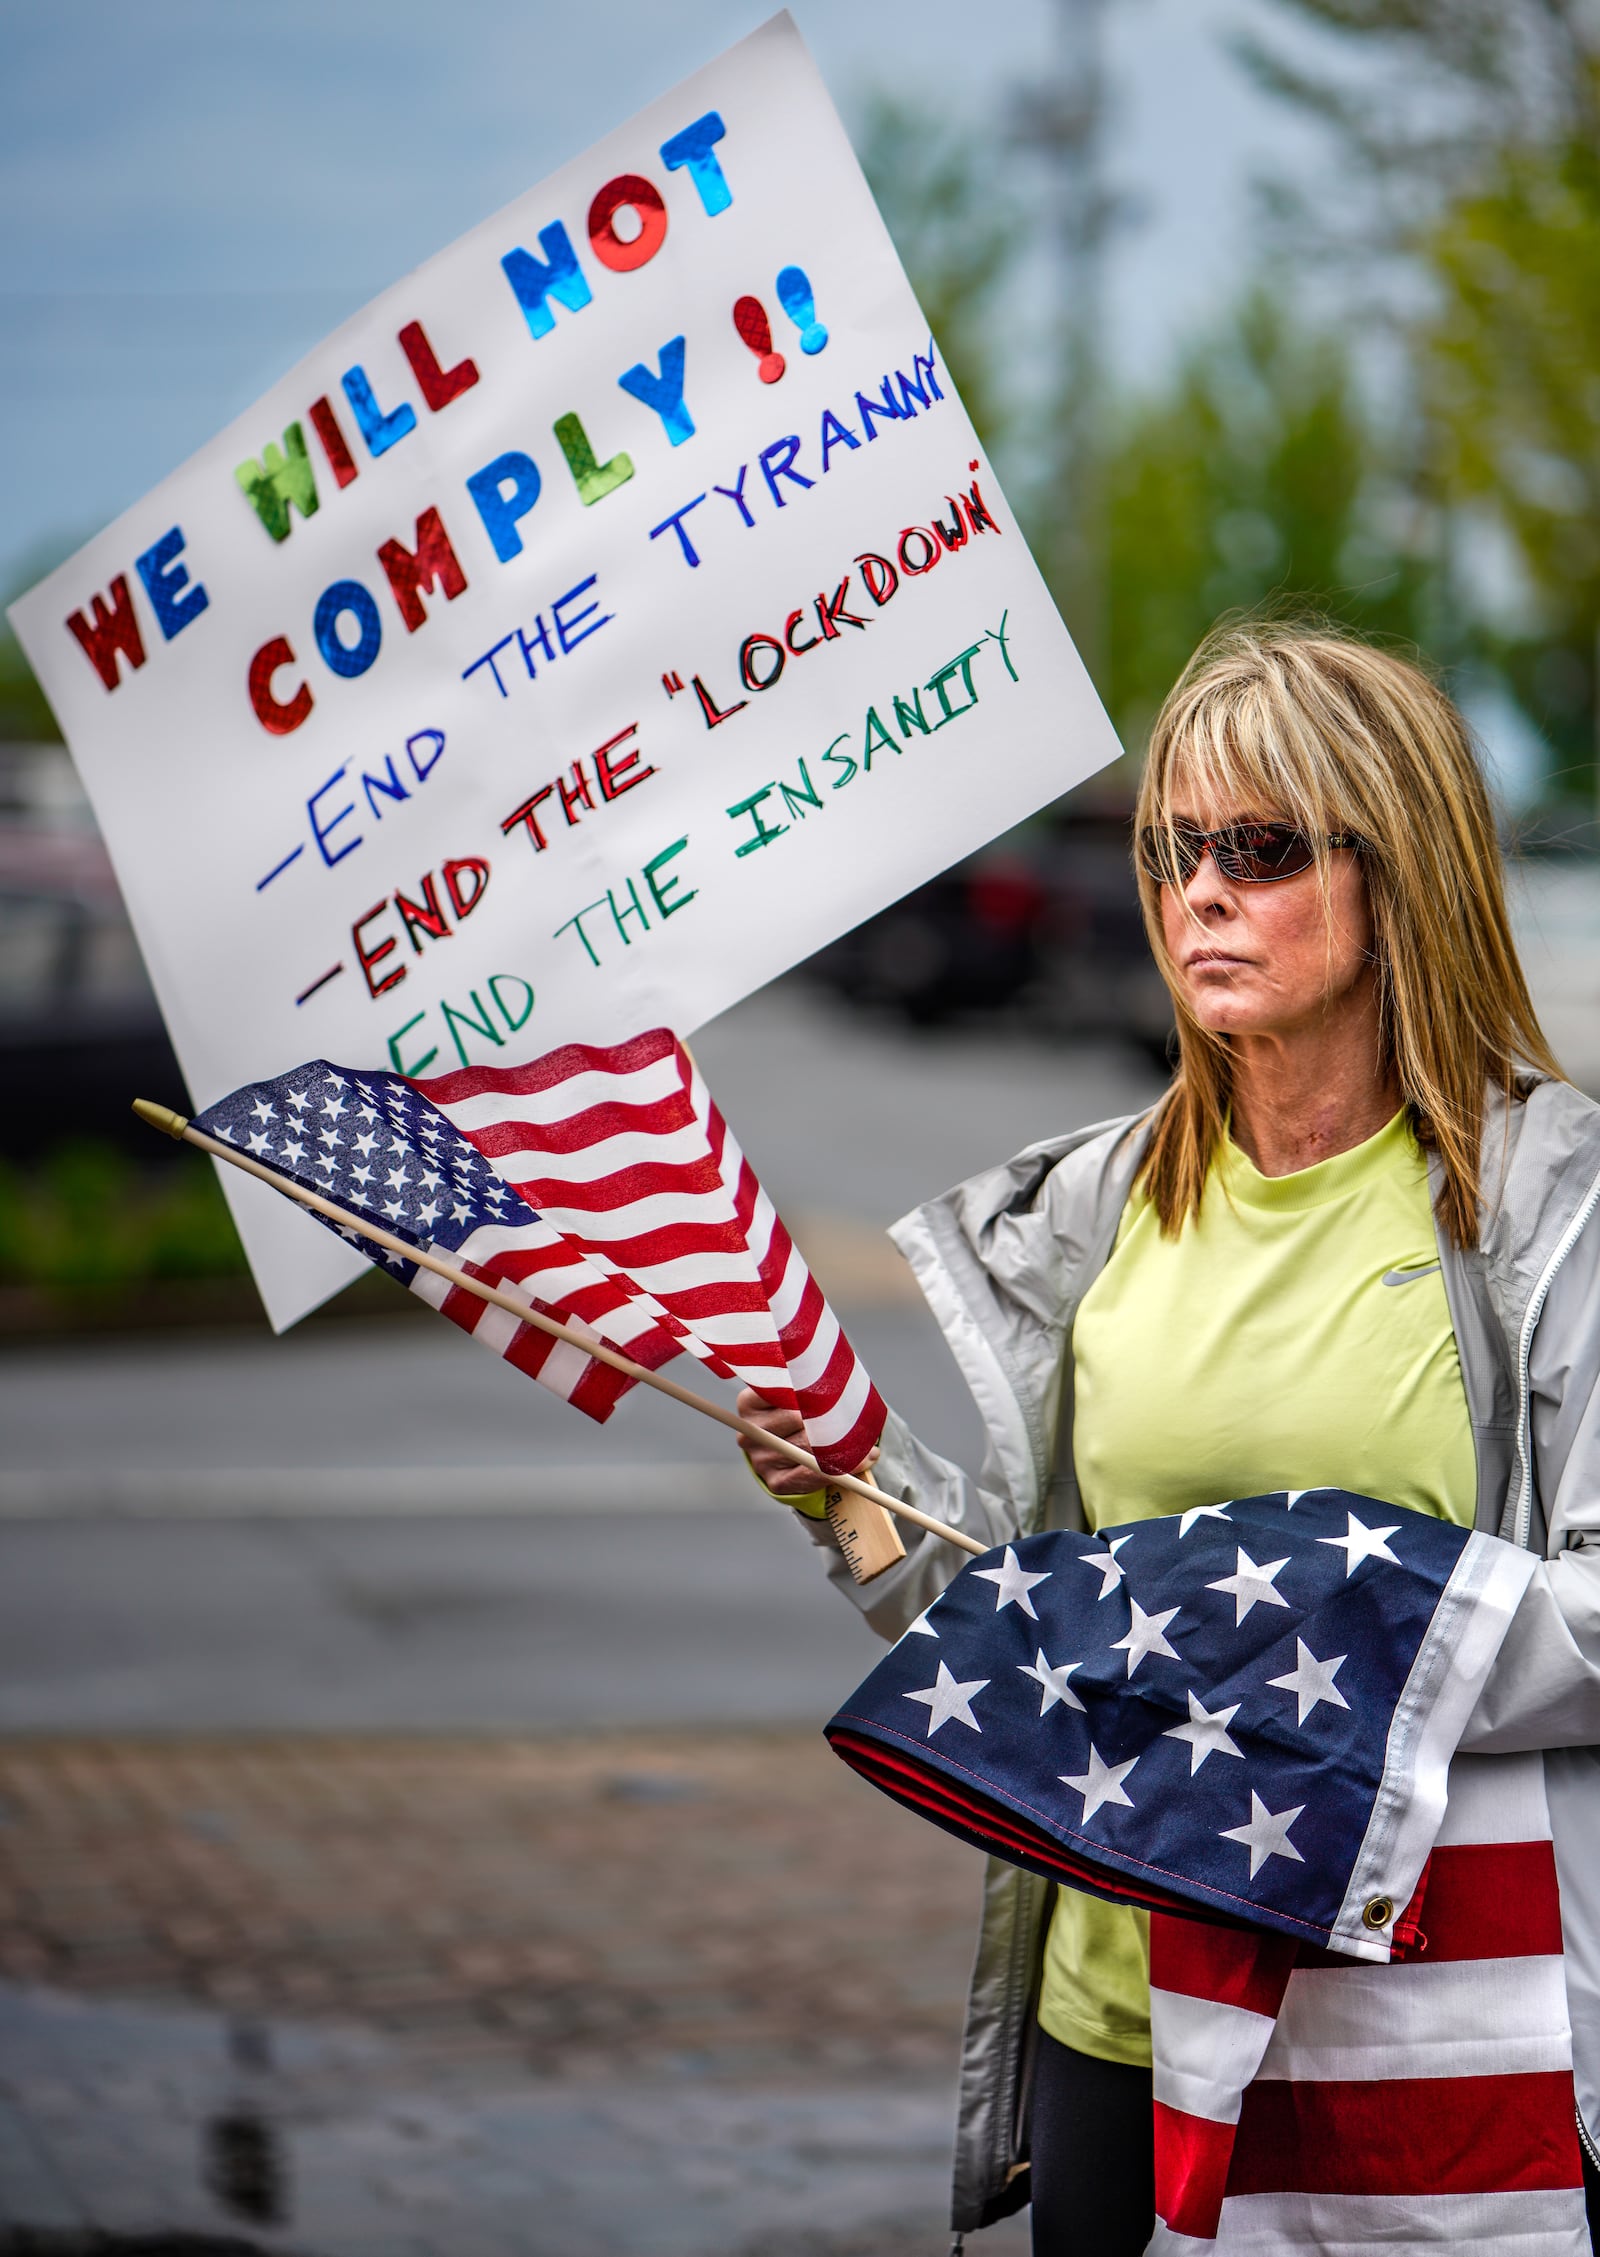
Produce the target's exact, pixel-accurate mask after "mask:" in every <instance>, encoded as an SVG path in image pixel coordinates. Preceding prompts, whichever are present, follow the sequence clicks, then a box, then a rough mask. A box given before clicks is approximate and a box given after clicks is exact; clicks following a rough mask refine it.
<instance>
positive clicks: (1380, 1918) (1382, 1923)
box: [1361, 1897, 1394, 1928]
mask: <svg viewBox="0 0 1600 2257" xmlns="http://www.w3.org/2000/svg"><path fill="white" fill-rule="evenodd" d="M1361 1918H1362V1922H1363V1925H1364V1926H1366V1927H1368V1928H1387V1927H1388V1925H1389V1923H1390V1921H1391V1920H1392V1919H1393V1918H1394V1906H1393V1904H1392V1903H1391V1901H1390V1900H1389V1898H1388V1897H1374V1898H1373V1899H1372V1900H1371V1902H1370V1903H1369V1904H1367V1905H1366V1906H1365V1907H1364V1908H1363V1910H1362V1914H1361Z"/></svg>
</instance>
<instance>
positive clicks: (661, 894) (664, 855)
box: [644, 838, 700, 918]
mask: <svg viewBox="0 0 1600 2257" xmlns="http://www.w3.org/2000/svg"><path fill="white" fill-rule="evenodd" d="M688 843H689V841H688V839H687V838H681V839H674V840H673V842H672V844H671V845H670V846H669V847H667V848H665V849H664V850H663V852H661V853H660V854H655V855H652V856H651V858H650V860H649V861H648V862H647V863H646V864H645V866H644V882H645V884H646V885H647V886H648V887H649V888H650V898H651V900H652V901H653V902H654V903H655V905H656V908H657V909H658V910H659V911H660V913H661V915H662V917H663V918H667V917H672V916H675V915H676V914H677V912H678V911H679V910H680V909H687V908H688V906H689V904H690V902H691V901H693V900H694V899H695V896H696V895H697V894H698V893H699V891H700V888H699V887H698V886H696V887H695V888H694V890H693V891H692V892H690V893H686V894H684V896H683V897H682V899H681V900H678V901H671V900H669V899H668V896H669V895H670V894H671V893H672V892H673V891H674V890H675V889H676V888H677V887H678V886H681V885H682V883H683V879H682V878H681V877H680V876H679V875H678V874H677V872H676V871H674V873H673V875H672V876H671V877H670V878H663V879H662V881H661V883H660V884H659V885H657V883H656V872H657V871H658V870H659V869H660V867H661V865H662V863H663V862H670V861H671V860H672V858H673V856H674V855H675V854H681V853H682V852H683V850H684V848H685V847H686V846H687V845H688Z"/></svg>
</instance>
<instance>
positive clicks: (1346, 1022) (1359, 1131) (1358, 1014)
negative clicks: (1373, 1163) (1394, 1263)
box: [1230, 983, 1400, 1176]
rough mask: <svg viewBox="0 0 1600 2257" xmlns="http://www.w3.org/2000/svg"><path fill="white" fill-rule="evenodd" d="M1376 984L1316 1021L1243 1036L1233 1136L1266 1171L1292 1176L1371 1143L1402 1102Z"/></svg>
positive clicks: (1238, 1047)
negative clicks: (1387, 1054) (1384, 1034)
mask: <svg viewBox="0 0 1600 2257" xmlns="http://www.w3.org/2000/svg"><path fill="white" fill-rule="evenodd" d="M1380 1037H1381V1030H1380V1027H1379V1023H1378V1009H1377V997H1376V994H1375V993H1374V992H1373V990H1372V988H1371V987H1370V985H1368V984H1367V983H1363V985H1362V987H1361V988H1359V989H1357V990H1356V991H1354V992H1353V993H1351V994H1348V995H1345V996H1342V997H1341V998H1340V999H1339V1000H1338V1002H1336V1003H1335V1004H1333V1005H1332V1006H1331V1007H1330V1008H1329V1009H1328V1010H1326V1011H1324V1012H1323V1013H1322V1014H1320V1015H1319V1017H1318V1018H1316V1019H1315V1020H1313V1021H1310V1022H1308V1023H1307V1024H1305V1025H1303V1026H1298V1027H1292V1028H1286V1029H1283V1030H1281V1031H1278V1032H1275V1033H1271V1034H1236V1035H1234V1037H1233V1038H1232V1042H1231V1046H1230V1047H1231V1049H1232V1052H1233V1092H1232V1099H1233V1112H1232V1120H1231V1123H1230V1127H1231V1131H1232V1135H1233V1140H1234V1142H1235V1143H1236V1144H1237V1145H1238V1146H1239V1148H1240V1150H1241V1151H1243V1152H1244V1153H1245V1154H1246V1155H1247V1156H1248V1157H1249V1159H1251V1160H1252V1161H1253V1162H1254V1163H1255V1165H1256V1167H1257V1168H1259V1169H1260V1171H1261V1173H1262V1174H1263V1175H1264V1176H1287V1175H1294V1174H1296V1173H1297V1172H1298V1171H1299V1170H1300V1169H1301V1168H1310V1167H1314V1166H1315V1165H1316V1163H1317V1162H1318V1161H1319V1160H1331V1159H1332V1158H1333V1157H1334V1155H1335V1153H1338V1152H1348V1151H1350V1150H1351V1149H1352V1148H1353V1147H1354V1146H1355V1145H1357V1144H1365V1142H1366V1141H1367V1138H1368V1137H1369V1136H1376V1135H1377V1133H1378V1131H1379V1129H1381V1128H1382V1127H1384V1125H1385V1124H1386V1123H1387V1122H1389V1121H1391V1120H1392V1119H1393V1118H1394V1116H1395V1114H1396V1112H1397V1111H1398V1110H1399V1106H1400V1085H1399V1080H1398V1078H1397V1076H1396V1074H1395V1071H1394V1068H1393V1065H1392V1064H1391V1063H1389V1061H1388V1060H1387V1058H1386V1057H1385V1055H1384V1046H1383V1043H1382V1041H1381V1038H1380Z"/></svg>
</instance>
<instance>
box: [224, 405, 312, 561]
mask: <svg viewBox="0 0 1600 2257" xmlns="http://www.w3.org/2000/svg"><path fill="white" fill-rule="evenodd" d="M233 475H234V476H235V478H237V479H238V481H239V486H240V489H241V491H242V492H243V494H244V497H245V499H246V501H248V502H249V504H250V507H251V508H252V509H253V510H254V511H255V513H256V515H257V517H259V518H260V520H261V522H262V524H263V525H264V526H265V527H266V529H267V531H268V532H269V533H270V534H271V535H272V538H273V539H274V540H275V541H286V540H287V539H288V538H289V511H290V508H291V506H292V507H293V508H295V509H297V510H298V511H299V512H300V515H301V516H302V517H315V516H316V514H317V481H316V476H315V474H314V472H313V471H312V468H311V457H310V455H309V454H308V453H307V452H306V435H305V433H304V432H303V431H302V430H301V428H300V426H299V424H298V423H291V424H290V426H289V428H288V430H287V431H285V433H284V434H283V446H282V447H281V448H279V447H274V446H266V447H263V449H262V450H261V460H260V461H259V462H241V463H240V465H239V467H238V469H237V470H236V471H235V472H234V474H233Z"/></svg>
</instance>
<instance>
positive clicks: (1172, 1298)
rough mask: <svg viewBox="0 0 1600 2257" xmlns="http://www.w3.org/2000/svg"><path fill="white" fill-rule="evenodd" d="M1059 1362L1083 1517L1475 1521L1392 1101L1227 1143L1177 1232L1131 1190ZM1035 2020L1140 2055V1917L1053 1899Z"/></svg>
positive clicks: (1448, 1346)
mask: <svg viewBox="0 0 1600 2257" xmlns="http://www.w3.org/2000/svg"><path fill="white" fill-rule="evenodd" d="M1073 1355H1074V1360H1075V1373H1074V1381H1075V1407H1074V1419H1073V1456H1074V1462H1075V1464H1076V1467H1077V1474H1078V1486H1079V1489H1080V1491H1081V1493H1082V1496H1083V1505H1084V1512H1085V1515H1086V1517H1087V1519H1088V1523H1089V1526H1090V1527H1091V1528H1105V1527H1111V1526H1115V1525H1116V1524H1117V1523H1119V1522H1122V1521H1129V1520H1148V1519H1152V1518H1154V1517H1155V1516H1156V1515H1158V1514H1162V1513H1176V1512H1185V1511H1187V1510H1188V1509H1189V1507H1190V1506H1191V1505H1209V1504H1217V1503H1220V1502H1222V1501H1223V1500H1224V1499H1226V1498H1229V1497H1249V1496H1258V1495H1261V1494H1263V1493H1264V1492H1266V1491H1269V1490H1273V1489H1316V1488H1324V1487H1328V1488H1338V1489H1351V1490H1354V1491H1356V1492H1357V1493H1358V1494H1360V1495H1363V1496H1369V1497H1382V1498H1383V1499H1384V1500H1385V1501H1386V1502H1388V1503H1390V1504H1396V1505H1409V1506H1410V1507H1411V1508H1412V1510H1413V1511H1415V1512H1425V1513H1432V1514H1434V1515H1435V1516H1436V1517H1438V1518H1440V1519H1443V1520H1452V1521H1455V1522H1457V1523H1458V1524H1460V1525H1462V1526H1467V1525H1470V1523H1471V1521H1472V1518H1473V1513H1474V1509H1475V1506H1476V1500H1477V1462H1476V1456H1475V1453H1474V1450H1473V1444H1472V1428H1471V1424H1470V1421H1469V1418H1468V1413H1467V1400H1466V1392H1465V1389H1464V1388H1463V1386H1462V1380H1461V1364H1460V1359H1459V1357H1458V1356H1457V1353H1456V1341H1455V1332H1454V1330H1453V1328H1452V1326H1451V1322H1450V1310H1449V1306H1448V1304H1447V1302H1446V1299H1445V1291H1444V1281H1443V1278H1442V1277H1441V1275H1440V1271H1439V1249H1438V1243H1437V1240H1436V1237H1435V1234H1434V1224H1433V1213H1432V1208H1431V1205H1430V1202H1429V1197H1428V1176H1427V1166H1426V1162H1425V1161H1424V1159H1423V1156H1422V1154H1421V1152H1420V1151H1419V1150H1418V1148H1417V1144H1416V1140H1415V1139H1414V1137H1413V1136H1412V1134H1411V1132H1410V1129H1409V1127H1408V1126H1407V1123H1406V1120H1405V1116H1404V1115H1403V1114H1396V1116H1395V1118H1394V1119H1393V1120H1392V1121H1391V1122H1390V1123H1389V1124H1388V1126H1387V1127H1386V1128H1383V1129H1380V1130H1379V1132H1378V1134H1377V1135H1376V1136H1373V1137H1369V1138H1368V1140H1367V1141H1366V1143H1365V1144H1358V1145H1357V1146H1356V1147H1355V1148H1354V1149H1353V1150H1352V1151H1349V1152H1341V1153H1339V1154H1337V1155H1336V1156H1335V1157H1334V1158H1333V1159H1331V1160H1323V1161H1320V1162H1319V1163H1318V1164H1317V1166H1315V1167H1313V1168H1303V1169H1301V1170H1300V1171H1299V1172H1298V1173H1297V1174H1295V1175H1287V1176H1264V1175H1262V1174H1261V1173H1260V1171H1259V1170H1258V1169H1257V1168H1256V1167H1254V1166H1253V1165H1252V1163H1251V1162H1250V1161H1249V1160H1248V1159H1247V1158H1246V1157H1245V1155H1244V1153H1243V1152H1241V1151H1240V1149H1239V1147H1238V1146H1237V1145H1236V1144H1234V1143H1233V1142H1232V1141H1231V1140H1230V1141H1228V1142H1226V1143H1225V1144H1224V1145H1223V1147H1222V1149H1221V1151H1220V1152H1219V1153H1218V1155H1217V1158H1216V1160H1215V1161H1214V1162H1213V1165H1212V1172H1211V1176H1210V1179H1209V1180H1208V1182H1207V1185H1206V1195H1205V1198H1204V1200H1203V1202H1202V1204H1201V1209H1200V1213H1199V1215H1198V1216H1197V1217H1196V1216H1191V1217H1190V1218H1189V1219H1188V1220H1187V1221H1186V1222H1185V1224H1184V1226H1183V1229H1182V1231H1181V1232H1180V1233H1179V1235H1178V1236H1177V1237H1176V1238H1163V1237H1162V1236H1161V1232H1160V1228H1159V1225H1158V1223H1157V1221H1156V1215H1155V1210H1154V1208H1153V1207H1152V1206H1151V1205H1150V1203H1149V1201H1148V1200H1147V1199H1146V1198H1145V1197H1144V1196H1143V1194H1142V1193H1139V1192H1135V1194H1134V1196H1133V1197H1132V1198H1131V1199H1130V1200H1129V1201H1128V1204H1127V1207H1126V1209H1125V1210H1124V1212H1123V1217H1122V1223H1121V1226H1120V1228H1119V1230H1118V1233H1117V1242H1116V1246H1115V1248H1114V1249H1113V1251H1112V1255H1111V1259H1110V1260H1109V1261H1108V1262H1107V1264H1106V1266H1105V1268H1104V1269H1103V1270H1102V1271H1101V1273H1100V1275H1099V1276H1098V1277H1097V1278H1096V1279H1095V1281H1094V1283H1093V1285H1091V1286H1090V1288H1089V1291H1088V1292H1087V1293H1086V1294H1085V1296H1084V1299H1083V1304H1082V1306H1081V1308H1080V1309H1079V1311H1078V1318H1077V1323H1076V1325H1075V1326H1074V1328H1073ZM1039 2020H1040V2022H1041V2023H1042V2024H1043V2026H1044V2028H1045V2029H1046V2030H1047V2031H1048V2032H1049V2033H1050V2035H1051V2036H1052V2037H1053V2038H1056V2039H1058V2040H1059V2041H1060V2043H1061V2044H1063V2045H1069V2046H1072V2047H1073V2048H1075V2050H1076V2051H1077V2052H1079V2053H1088V2054H1093V2055H1096V2056H1097V2057H1098V2058H1100V2059H1101V2060H1104V2061H1125V2062H1133V2063H1137V2064H1144V2063H1147V2062H1148V2061H1149V2059H1150V1949H1149V1921H1148V1918H1147V1917H1146V1915H1145V1914H1143V1913H1140V1912H1135V1911H1133V1910H1132V1909H1130V1908H1129V1907H1127V1906H1124V1905H1111V1904H1102V1903H1100V1901H1099V1900H1098V1899H1097V1898H1095V1897H1090V1896H1085V1895H1083V1894H1082V1893H1081V1892H1080V1891H1078V1890H1074V1889H1061V1890H1059V1891H1058V1892H1057V1898H1056V1908H1055V1912H1054V1915H1053V1917H1052V1919H1051V1922H1050V1930H1049V1935H1048V1937H1047V1939H1046V1944H1045V1964H1044V1984H1043V1989H1042V1992H1041V1995H1040V2001H1039Z"/></svg>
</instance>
